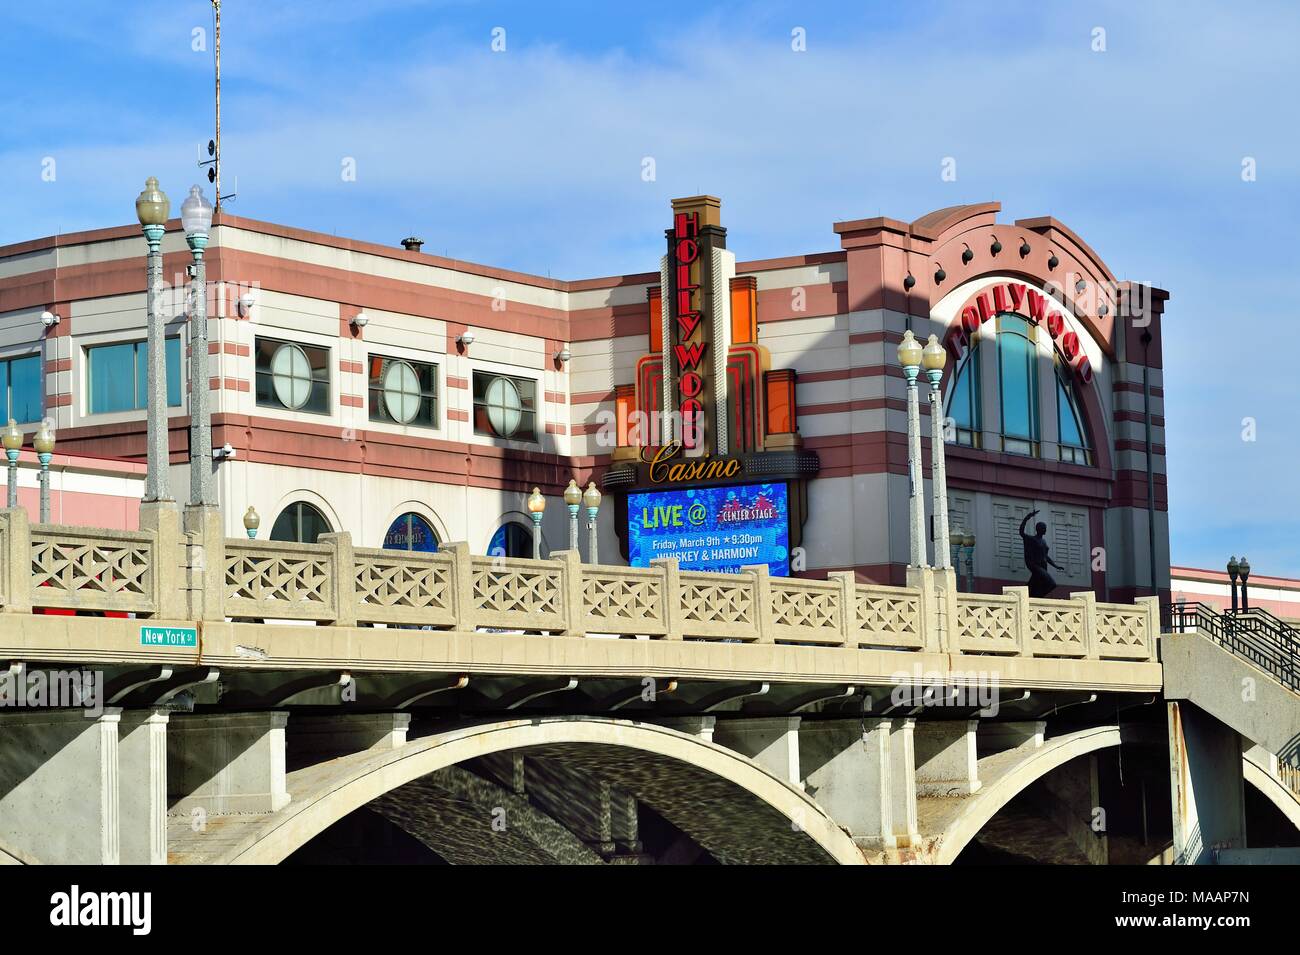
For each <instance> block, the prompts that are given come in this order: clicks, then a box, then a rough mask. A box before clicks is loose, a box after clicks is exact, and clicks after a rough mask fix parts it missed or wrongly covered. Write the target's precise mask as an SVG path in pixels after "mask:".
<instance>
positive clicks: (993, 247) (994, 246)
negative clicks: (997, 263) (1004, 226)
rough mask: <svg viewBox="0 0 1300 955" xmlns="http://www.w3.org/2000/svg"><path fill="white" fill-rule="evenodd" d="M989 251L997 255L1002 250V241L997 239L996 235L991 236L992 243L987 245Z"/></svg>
mask: <svg viewBox="0 0 1300 955" xmlns="http://www.w3.org/2000/svg"><path fill="white" fill-rule="evenodd" d="M989 251H990V252H992V253H993V254H994V255H997V254H998V253H999V252H1001V251H1002V243H1001V242H1000V241H999V240H998V237H997V236H994V237H993V244H992V245H990V246H989Z"/></svg>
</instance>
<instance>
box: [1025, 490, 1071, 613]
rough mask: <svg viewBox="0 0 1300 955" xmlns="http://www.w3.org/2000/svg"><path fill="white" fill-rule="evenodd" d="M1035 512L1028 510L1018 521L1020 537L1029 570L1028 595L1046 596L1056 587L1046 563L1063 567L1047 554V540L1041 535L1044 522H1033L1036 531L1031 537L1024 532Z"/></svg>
mask: <svg viewBox="0 0 1300 955" xmlns="http://www.w3.org/2000/svg"><path fill="white" fill-rule="evenodd" d="M1037 513H1038V512H1037V511H1030V512H1029V513H1028V514H1026V515H1025V518H1024V520H1022V521H1021V522H1020V539H1021V540H1022V541H1023V542H1024V545H1025V567H1026V568H1028V570H1029V596H1031V597H1046V596H1047V595H1048V594H1050V593H1051V592H1052V591H1053V590H1055V589H1056V580H1055V579H1054V578H1053V577H1052V575H1051V574H1049V573H1048V572H1047V565H1048V564H1051V565H1052V566H1053V567H1055V568H1056V569H1057V570H1059V571H1062V572H1064V570H1065V568H1064V567H1062V566H1061V565H1060V564H1058V563H1057V562H1056V561H1054V560H1052V558H1051V557H1050V556H1048V553H1047V551H1048V548H1047V541H1046V540H1045V539H1044V537H1043V535H1044V534H1046V533H1047V525H1046V524H1044V523H1043V522H1042V521H1039V522H1038V523H1037V524H1035V525H1034V530H1035V531H1036V532H1037V533H1035V534H1034V536H1032V537H1031V536H1029V535H1028V534H1026V533H1025V525H1026V524H1028V523H1029V519H1030V518H1031V517H1033V516H1034V515H1035V514H1037Z"/></svg>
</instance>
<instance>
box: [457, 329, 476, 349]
mask: <svg viewBox="0 0 1300 955" xmlns="http://www.w3.org/2000/svg"><path fill="white" fill-rule="evenodd" d="M473 344H474V332H473V331H471V330H470V329H468V328H467V329H465V330H464V331H463V332H461V333H460V334H459V335H457V336H456V346H457V347H458V348H459V349H460V350H461V351H463V352H467V351H469V346H470V345H473Z"/></svg>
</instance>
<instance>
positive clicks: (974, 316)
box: [947, 282, 1092, 384]
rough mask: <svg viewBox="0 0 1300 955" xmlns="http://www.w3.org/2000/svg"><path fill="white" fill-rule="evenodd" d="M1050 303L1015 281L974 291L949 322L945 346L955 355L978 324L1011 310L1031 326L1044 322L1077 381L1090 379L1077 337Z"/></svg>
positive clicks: (1089, 366)
mask: <svg viewBox="0 0 1300 955" xmlns="http://www.w3.org/2000/svg"><path fill="white" fill-rule="evenodd" d="M1051 302H1052V299H1051V298H1050V296H1047V295H1044V294H1043V293H1042V292H1039V291H1038V290H1037V289H1032V288H1030V287H1029V286H1027V285H1021V284H1019V283H1017V282H1004V283H1002V284H1001V285H994V286H992V287H990V288H987V289H984V290H983V291H982V292H977V293H976V294H975V295H973V296H971V299H970V301H969V303H968V304H967V305H966V306H965V307H964V308H963V309H962V310H961V314H960V315H959V316H958V317H957V319H956V320H955V321H954V322H953V324H952V328H951V329H950V330H949V332H948V336H947V338H948V347H949V349H950V350H951V351H952V352H953V354H954V356H959V355H960V352H961V351H962V349H964V348H966V347H967V346H968V345H969V344H970V339H971V336H972V335H974V334H975V332H976V331H978V329H979V327H980V326H981V325H983V324H984V323H985V322H987V321H988V320H989V319H991V318H993V317H994V316H996V315H997V314H998V313H1000V312H1011V313H1014V314H1017V315H1021V316H1022V317H1024V318H1028V319H1029V321H1031V322H1032V323H1033V324H1035V325H1045V326H1046V328H1047V334H1049V335H1050V336H1052V341H1053V342H1055V343H1056V345H1057V347H1058V348H1060V350H1061V354H1062V355H1063V356H1064V357H1065V360H1066V363H1067V364H1069V366H1070V367H1071V368H1072V369H1074V373H1075V374H1076V375H1078V376H1079V380H1080V381H1082V382H1083V383H1084V384H1087V383H1088V382H1090V381H1092V363H1091V362H1089V361H1088V356H1087V355H1086V354H1084V352H1083V346H1082V344H1081V343H1080V342H1079V336H1078V335H1077V334H1076V333H1075V332H1073V331H1066V328H1065V316H1064V315H1062V314H1061V312H1060V311H1059V310H1058V309H1056V308H1055V307H1053V306H1052V305H1051V304H1049V303H1051ZM1022 308H1023V309H1024V311H1023V312H1022V311H1021V309H1022Z"/></svg>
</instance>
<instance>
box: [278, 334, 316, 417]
mask: <svg viewBox="0 0 1300 955" xmlns="http://www.w3.org/2000/svg"><path fill="white" fill-rule="evenodd" d="M271 382H272V384H273V386H274V387H275V396H276V397H277V398H278V399H280V404H282V405H284V406H285V407H286V408H288V409H289V410H290V411H297V410H298V409H299V408H301V407H302V406H303V405H305V404H306V403H307V399H308V398H310V397H311V362H309V361H308V360H307V353H306V352H305V351H303V350H302V349H301V348H299V347H298V346H297V345H291V344H289V343H288V342H286V343H285V344H283V345H281V346H280V347H279V348H277V349H276V350H275V354H274V355H272V356H271Z"/></svg>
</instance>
